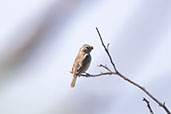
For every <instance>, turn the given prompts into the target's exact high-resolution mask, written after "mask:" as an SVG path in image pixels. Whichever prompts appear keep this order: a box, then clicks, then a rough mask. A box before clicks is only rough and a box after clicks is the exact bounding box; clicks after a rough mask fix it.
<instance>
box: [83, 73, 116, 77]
mask: <svg viewBox="0 0 171 114" xmlns="http://www.w3.org/2000/svg"><path fill="white" fill-rule="evenodd" d="M112 74H116V73H115V72H105V73H103V72H102V73H99V74H88V73H86V74H81V75H80V76H83V77H98V76H104V75H107V76H108V75H112Z"/></svg>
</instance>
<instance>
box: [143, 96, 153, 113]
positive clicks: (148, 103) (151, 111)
mask: <svg viewBox="0 0 171 114" xmlns="http://www.w3.org/2000/svg"><path fill="white" fill-rule="evenodd" d="M143 101H145V102H146V104H147V108H148V110H149V111H150V114H154V113H153V110H152V108H151V106H150V102H149V101H148V100H147V99H146V98H143Z"/></svg>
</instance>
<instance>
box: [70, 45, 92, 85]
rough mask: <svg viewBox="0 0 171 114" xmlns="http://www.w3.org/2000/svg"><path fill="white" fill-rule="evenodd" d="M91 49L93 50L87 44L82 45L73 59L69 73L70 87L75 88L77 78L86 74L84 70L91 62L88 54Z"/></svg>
mask: <svg viewBox="0 0 171 114" xmlns="http://www.w3.org/2000/svg"><path fill="white" fill-rule="evenodd" d="M92 49H93V47H92V46H90V45H88V44H84V45H83V46H82V47H81V48H80V50H79V52H78V55H77V57H76V58H75V61H74V64H73V67H72V71H71V73H72V74H73V79H72V82H71V87H74V86H75V83H76V79H77V76H79V75H80V74H81V73H84V72H86V70H87V69H88V67H89V66H90V62H91V55H90V52H91V50H92Z"/></svg>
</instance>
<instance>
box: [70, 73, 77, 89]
mask: <svg viewBox="0 0 171 114" xmlns="http://www.w3.org/2000/svg"><path fill="white" fill-rule="evenodd" d="M76 79H77V76H73V79H72V82H71V87H74V86H75V83H76Z"/></svg>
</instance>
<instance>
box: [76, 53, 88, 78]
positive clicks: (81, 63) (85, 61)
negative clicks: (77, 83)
mask: <svg viewBox="0 0 171 114" xmlns="http://www.w3.org/2000/svg"><path fill="white" fill-rule="evenodd" d="M90 61H91V56H90V55H89V54H85V55H84V57H83V59H82V60H81V61H79V63H78V67H77V70H76V74H77V75H79V74H81V73H83V72H85V71H86V70H87V68H88V67H89V64H90Z"/></svg>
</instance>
